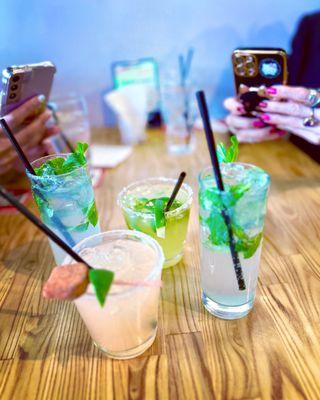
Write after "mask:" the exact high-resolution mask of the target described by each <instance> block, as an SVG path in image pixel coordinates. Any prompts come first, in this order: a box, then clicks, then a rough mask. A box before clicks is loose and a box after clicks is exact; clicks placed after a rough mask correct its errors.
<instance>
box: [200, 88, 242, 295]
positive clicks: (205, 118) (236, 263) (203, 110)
mask: <svg viewBox="0 0 320 400" xmlns="http://www.w3.org/2000/svg"><path fill="white" fill-rule="evenodd" d="M196 97H197V101H198V107H199V110H200V114H201V118H202V122H203V126H204V131H205V134H206V139H207V144H208V149H209V153H210V158H211V162H212V167H213V172H214V176H215V180H216V184H217V187H218V189H219V191H220V193H221V194H222V193H223V192H224V185H223V180H222V175H221V170H220V166H219V161H218V156H217V153H216V146H215V141H214V136H213V132H212V129H211V125H210V118H209V112H208V107H207V102H206V98H205V94H204V92H203V91H202V90H200V91H198V92H197V93H196ZM221 214H222V217H223V219H224V222H225V224H226V226H227V231H228V235H229V246H230V252H231V256H232V261H233V267H234V270H235V274H236V278H237V282H238V287H239V290H245V289H246V285H245V281H244V278H243V272H242V267H241V264H240V259H239V255H238V252H237V251H236V243H235V240H234V236H233V232H232V225H231V218H230V216H229V213H228V209H227V208H226V207H225V206H223V210H222V212H221Z"/></svg>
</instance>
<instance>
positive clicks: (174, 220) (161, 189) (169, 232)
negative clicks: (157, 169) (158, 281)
mask: <svg viewBox="0 0 320 400" xmlns="http://www.w3.org/2000/svg"><path fill="white" fill-rule="evenodd" d="M175 184H176V180H175V179H167V178H149V179H145V180H142V181H138V182H135V183H132V184H131V185H129V186H127V187H125V188H124V189H123V190H122V191H121V193H120V194H119V195H118V204H119V206H120V207H121V209H122V212H123V215H124V218H125V220H126V223H127V226H128V228H129V229H134V230H136V231H140V232H144V233H146V234H148V235H150V236H152V237H153V238H154V239H155V240H156V241H157V242H158V243H159V244H160V245H161V247H162V249H163V252H164V256H165V262H164V268H168V267H171V266H173V265H175V264H177V263H178V262H179V261H180V260H181V258H182V256H183V246H184V243H185V240H186V235H187V229H188V221H189V215H190V207H191V204H192V190H191V188H190V186H188V185H187V184H185V183H184V184H183V185H182V187H181V189H180V190H179V192H178V195H177V197H176V200H177V201H178V202H180V203H181V205H180V206H179V207H178V208H176V209H172V210H169V211H168V212H166V213H165V219H166V226H165V237H164V238H162V237H160V236H159V235H158V234H157V230H156V227H155V215H154V212H153V210H150V209H149V208H141V199H148V200H151V199H157V198H163V197H167V198H168V197H170V195H171V193H172V191H173V188H174V186H175Z"/></svg>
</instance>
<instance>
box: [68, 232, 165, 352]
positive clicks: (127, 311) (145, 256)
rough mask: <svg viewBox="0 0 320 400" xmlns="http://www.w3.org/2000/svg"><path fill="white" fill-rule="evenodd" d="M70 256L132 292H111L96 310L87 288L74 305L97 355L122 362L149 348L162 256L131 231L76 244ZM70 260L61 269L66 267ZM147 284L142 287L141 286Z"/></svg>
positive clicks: (113, 289)
mask: <svg viewBox="0 0 320 400" xmlns="http://www.w3.org/2000/svg"><path fill="white" fill-rule="evenodd" d="M75 250H76V251H77V252H78V253H79V254H80V255H81V256H82V257H83V258H84V259H85V260H86V261H87V262H88V263H89V264H90V265H91V266H93V267H95V268H106V269H108V270H112V271H114V272H115V280H126V281H135V282H136V283H137V284H136V285H135V286H126V285H123V286H122V285H115V284H113V285H112V286H111V289H110V292H109V293H108V296H107V299H106V302H105V304H104V306H103V307H101V306H100V305H99V303H98V300H97V299H96V296H95V295H94V293H93V288H92V287H91V285H89V288H88V291H87V293H86V294H84V295H83V296H81V297H79V298H78V299H76V300H75V305H76V307H77V309H78V311H79V313H80V315H81V317H82V319H83V321H84V323H85V325H86V326H87V328H88V331H89V333H90V335H91V337H92V339H93V341H94V343H95V344H96V345H97V346H98V348H99V349H101V350H102V351H104V352H105V353H106V354H107V355H108V356H109V357H112V358H118V359H126V358H132V357H136V356H138V355H139V354H141V353H143V352H144V351H145V350H146V349H147V348H148V347H150V346H151V344H152V343H153V341H154V339H155V337H156V332H157V326H158V305H159V294H160V282H161V270H162V264H163V260H164V258H163V253H162V250H161V247H160V246H159V245H158V243H157V242H156V241H155V240H153V239H152V238H150V237H149V236H147V235H145V234H143V233H140V232H133V231H125V230H123V231H110V232H105V233H101V234H98V235H94V236H92V237H90V238H87V239H85V240H83V241H82V242H81V243H79V244H78V245H77V246H76V247H75ZM70 262H71V260H70V258H67V259H66V260H65V263H66V264H68V263H70ZM146 283H147V284H146Z"/></svg>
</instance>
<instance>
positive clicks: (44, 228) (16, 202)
mask: <svg viewBox="0 0 320 400" xmlns="http://www.w3.org/2000/svg"><path fill="white" fill-rule="evenodd" d="M0 196H2V197H3V198H4V199H6V200H7V201H8V202H9V203H10V204H12V205H13V206H14V207H15V208H16V209H17V210H18V211H20V212H21V214H23V215H24V216H25V217H26V218H27V219H28V220H29V221H30V222H32V223H33V225H35V226H36V227H37V228H38V229H40V230H41V231H42V232H43V233H44V234H45V235H46V236H47V237H48V238H49V239H51V240H52V241H53V242H54V243H55V244H56V245H58V246H59V247H60V248H61V249H62V250H64V251H65V252H66V253H67V254H69V256H70V257H72V258H73V259H74V260H75V261H77V262H80V263H83V264H84V265H86V267H87V268H88V269H93V268H92V267H91V266H90V265H89V264H88V263H87V262H86V261H85V260H84V259H83V258H82V257H81V256H80V255H79V254H78V253H76V252H75V251H74V250H73V249H72V248H71V247H70V246H69V245H67V244H66V243H65V242H64V241H63V240H62V239H60V238H59V236H58V235H56V234H55V233H54V232H53V231H52V230H51V229H50V228H49V227H47V225H45V224H44V223H43V222H42V221H41V220H40V219H39V218H38V217H36V216H35V215H34V214H32V212H31V211H29V210H28V209H27V207H25V206H24V205H23V204H21V203H20V201H19V200H17V199H16V198H15V197H14V196H13V195H12V194H11V193H9V192H8V191H7V190H6V189H4V188H3V187H2V186H1V185H0ZM113 283H114V284H116V285H128V286H137V285H140V286H141V285H142V286H161V281H159V280H154V281H149V282H148V281H141V280H137V281H126V280H120V279H117V280H114V281H113Z"/></svg>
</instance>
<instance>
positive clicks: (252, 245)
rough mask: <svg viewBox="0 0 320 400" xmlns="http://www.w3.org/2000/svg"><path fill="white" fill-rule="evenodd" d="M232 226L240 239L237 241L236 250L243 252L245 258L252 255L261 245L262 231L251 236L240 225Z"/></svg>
mask: <svg viewBox="0 0 320 400" xmlns="http://www.w3.org/2000/svg"><path fill="white" fill-rule="evenodd" d="M232 228H233V232H234V233H235V235H236V236H237V237H238V239H239V240H238V241H237V243H236V250H237V251H239V252H242V254H243V257H244V258H250V257H252V256H253V255H254V253H255V252H256V251H257V249H258V247H259V245H260V242H261V239H262V232H259V233H258V234H257V235H255V236H253V237H249V236H248V235H247V234H246V233H245V232H244V230H243V229H242V228H240V227H239V226H235V225H233V226H232Z"/></svg>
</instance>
